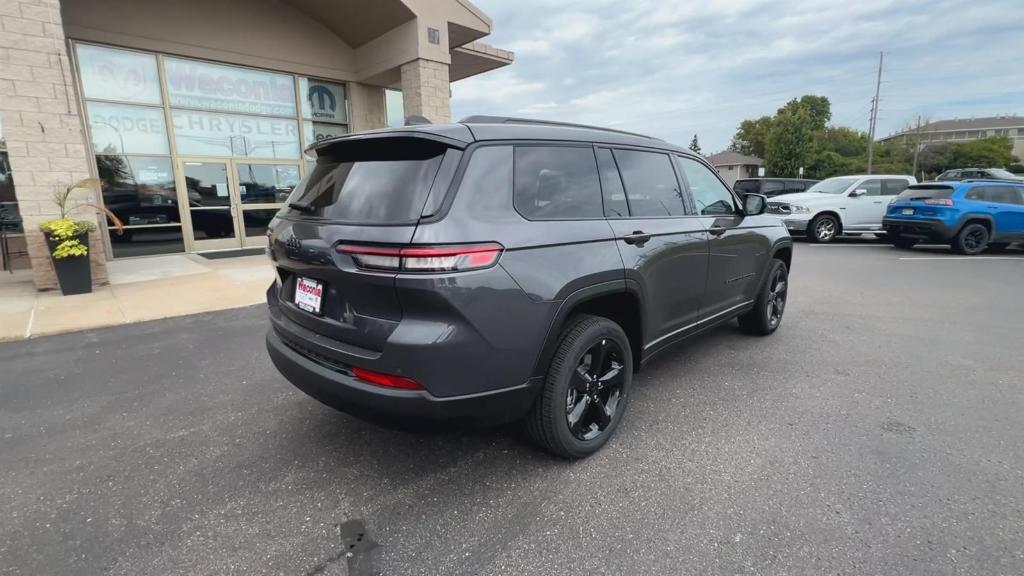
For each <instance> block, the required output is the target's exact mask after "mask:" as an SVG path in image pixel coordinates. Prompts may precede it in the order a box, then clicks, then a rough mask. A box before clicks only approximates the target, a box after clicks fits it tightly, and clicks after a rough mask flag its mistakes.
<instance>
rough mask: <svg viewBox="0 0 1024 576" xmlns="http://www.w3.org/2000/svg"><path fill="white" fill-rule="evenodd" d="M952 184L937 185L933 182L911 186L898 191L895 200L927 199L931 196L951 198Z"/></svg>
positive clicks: (931, 197)
mask: <svg viewBox="0 0 1024 576" xmlns="http://www.w3.org/2000/svg"><path fill="white" fill-rule="evenodd" d="M952 197H953V187H952V186H937V185H934V184H921V185H918V186H911V187H909V188H907V189H906V190H904V191H903V192H900V195H899V196H897V197H896V200H929V199H933V198H952Z"/></svg>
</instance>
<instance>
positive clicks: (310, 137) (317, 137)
mask: <svg viewBox="0 0 1024 576" xmlns="http://www.w3.org/2000/svg"><path fill="white" fill-rule="evenodd" d="M302 130H303V137H304V138H305V139H306V146H309V145H311V144H315V143H316V142H319V141H321V140H323V139H325V138H334V137H335V136H344V135H345V134H348V126H346V125H344V124H324V123H321V122H310V121H308V120H307V121H305V122H303V123H302Z"/></svg>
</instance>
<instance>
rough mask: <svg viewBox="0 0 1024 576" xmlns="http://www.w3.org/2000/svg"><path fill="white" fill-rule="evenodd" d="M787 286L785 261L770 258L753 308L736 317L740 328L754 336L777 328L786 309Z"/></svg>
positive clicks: (787, 274) (765, 334) (766, 333)
mask: <svg viewBox="0 0 1024 576" xmlns="http://www.w3.org/2000/svg"><path fill="white" fill-rule="evenodd" d="M780 286H781V289H780ZM788 286H789V269H788V268H787V267H786V263H785V262H783V261H782V260H779V259H778V258H774V259H772V263H771V265H770V266H769V267H768V274H767V276H765V282H764V286H762V287H761V293H760V294H758V295H757V301H756V302H754V308H753V310H751V311H750V312H747V313H746V314H744V315H742V316H740V317H739V318H738V320H739V323H740V329H741V330H743V331H744V332H746V333H747V334H753V335H755V336H767V335H769V334H771V333H773V332H775V331H776V330H778V329H779V325H781V324H782V313H783V312H784V311H785V309H786V298H787V296H788V295H789V288H788Z"/></svg>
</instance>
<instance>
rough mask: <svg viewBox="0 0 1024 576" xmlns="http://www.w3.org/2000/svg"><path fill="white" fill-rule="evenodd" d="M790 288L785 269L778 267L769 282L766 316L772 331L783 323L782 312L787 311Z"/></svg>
mask: <svg viewBox="0 0 1024 576" xmlns="http://www.w3.org/2000/svg"><path fill="white" fill-rule="evenodd" d="M788 286H789V282H787V278H786V269H785V267H777V268H776V269H775V273H774V274H773V275H772V278H771V280H769V281H768V295H767V304H766V305H765V316H766V317H767V321H768V327H769V328H770V329H771V330H775V329H776V328H778V327H779V322H782V312H783V310H785V309H786V291H787V290H788Z"/></svg>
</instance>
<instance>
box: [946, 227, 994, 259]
mask: <svg viewBox="0 0 1024 576" xmlns="http://www.w3.org/2000/svg"><path fill="white" fill-rule="evenodd" d="M988 240H989V234H988V228H986V227H985V225H984V224H980V223H978V222H971V223H968V224H966V225H965V226H964V227H963V228H961V229H960V232H958V233H957V235H956V237H955V238H953V250H954V251H956V252H958V253H960V254H967V255H969V256H973V255H975V254H981V253H982V252H984V251H985V247H986V246H988Z"/></svg>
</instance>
